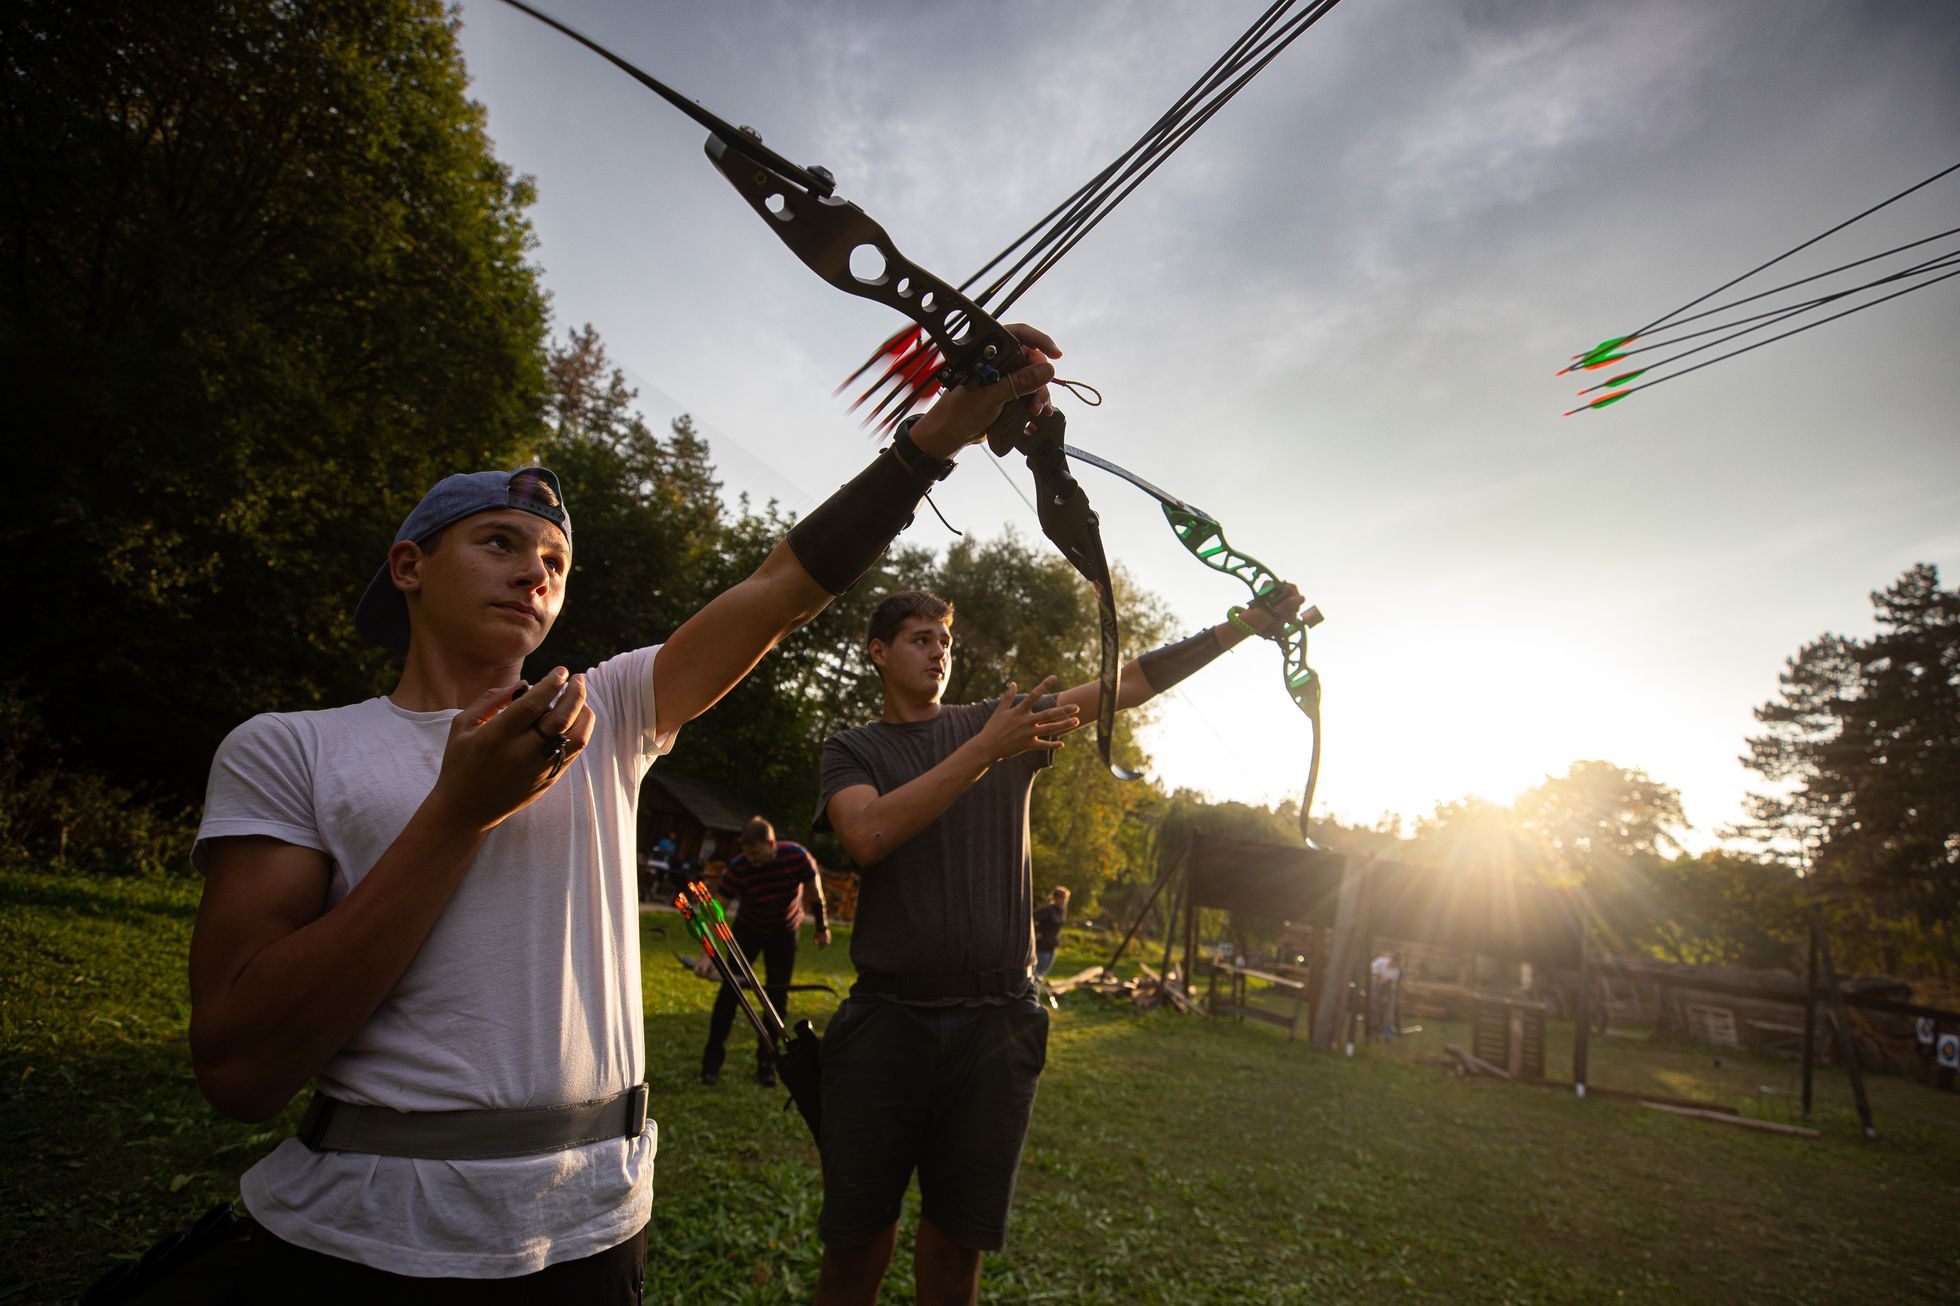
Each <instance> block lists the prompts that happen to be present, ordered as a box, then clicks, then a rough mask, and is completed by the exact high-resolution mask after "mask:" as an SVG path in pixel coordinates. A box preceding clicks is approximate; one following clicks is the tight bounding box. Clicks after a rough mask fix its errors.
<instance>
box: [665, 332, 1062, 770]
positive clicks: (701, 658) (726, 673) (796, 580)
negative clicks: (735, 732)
mask: <svg viewBox="0 0 1960 1306" xmlns="http://www.w3.org/2000/svg"><path fill="white" fill-rule="evenodd" d="M1008 330H1009V331H1012V332H1013V333H1014V335H1015V336H1016V337H1017V338H1018V339H1019V340H1020V341H1021V343H1022V344H1024V345H1026V346H1027V347H1028V353H1029V356H1030V357H1031V358H1032V359H1033V361H1032V362H1030V363H1029V364H1028V365H1027V366H1025V367H1023V368H1022V369H1021V370H1020V371H1018V372H1015V373H1014V374H1012V375H1011V376H1007V377H1003V378H1002V379H1001V380H999V381H998V382H996V383H994V384H993V385H991V386H986V387H983V388H980V389H973V390H969V389H958V390H953V391H949V392H948V393H947V394H945V395H944V396H943V397H941V399H940V400H939V402H938V403H937V404H934V405H933V407H932V409H931V410H930V411H929V412H927V413H926V414H925V415H924V416H923V417H921V418H920V419H919V420H918V421H917V422H915V423H913V424H912V426H911V430H910V441H911V443H912V445H913V446H914V447H915V449H916V454H915V455H914V456H913V457H914V461H913V462H907V461H906V460H905V459H904V458H901V457H900V455H899V454H898V453H897V452H895V451H894V450H889V449H888V450H886V451H885V452H883V453H880V454H879V455H878V457H877V459H876V460H874V461H873V462H872V465H871V466H870V467H868V468H866V469H865V471H864V472H863V473H861V474H860V475H859V476H858V477H857V478H856V479H855V480H853V481H851V482H850V483H849V484H847V485H845V486H844V487H843V488H842V489H840V490H839V491H837V493H836V494H833V495H831V496H830V498H828V499H826V500H825V501H824V502H823V503H821V504H819V505H818V506H817V508H816V509H815V510H814V511H812V512H811V513H810V515H809V516H808V517H806V518H804V519H803V520H802V521H800V522H798V523H797V525H796V526H795V527H794V528H793V529H792V530H791V531H790V534H789V538H788V539H786V540H784V541H783V542H782V543H781V544H779V545H777V546H776V548H775V549H774V550H773V551H772V552H771V553H770V554H769V556H768V557H767V558H765V559H764V560H763V563H762V565H761V566H760V567H758V568H756V570H755V573H754V574H753V575H751V576H749V577H748V578H747V579H746V580H743V581H741V582H740V583H738V584H736V585H734V586H733V587H731V588H729V589H727V590H725V591H723V592H722V593H721V594H719V595H717V596H715V597H714V598H713V599H711V600H709V602H708V604H707V605H706V606H705V607H703V608H702V609H701V610H700V611H699V612H697V613H695V614H694V615H693V616H692V617H689V618H688V619H687V620H686V621H685V622H683V623H682V624H681V627H680V629H679V630H676V631H675V632H674V633H673V635H672V637H670V638H669V639H668V640H667V642H666V644H665V645H663V646H662V647H661V650H660V652H659V654H658V655H657V656H656V657H655V658H654V664H653V683H654V733H655V734H656V736H663V737H664V736H666V735H668V734H671V733H672V732H674V731H675V730H678V729H680V727H682V726H684V725H686V724H687V723H688V722H689V721H692V720H693V719H694V718H695V717H697V716H700V715H701V714H702V713H703V712H705V711H707V710H708V709H709V708H711V707H713V706H714V705H715V704H716V703H717V702H719V701H720V700H721V697H722V695H724V694H726V693H727V692H728V691H729V690H731V689H733V688H734V687H735V686H736V685H738V684H740V683H741V680H742V677H744V676H746V675H748V674H749V672H750V671H751V670H753V669H754V668H755V664H756V663H757V662H760V661H761V660H762V655H763V654H765V653H767V652H768V651H769V650H770V649H771V648H774V647H775V645H776V641H778V640H780V639H781V638H782V637H783V636H785V635H787V634H789V633H790V632H791V631H793V630H795V629H796V628H797V627H798V626H801V625H803V624H804V623H805V622H807V621H809V620H810V619H811V618H812V617H814V616H816V615H817V613H819V612H821V611H823V609H824V606H825V605H826V604H828V603H829V602H830V600H831V599H832V598H834V597H835V596H837V595H838V594H841V593H843V592H844V591H845V590H848V589H849V588H850V587H851V586H852V585H854V584H856V583H857V580H858V578H859V577H860V576H862V575H863V574H864V573H865V572H866V571H868V570H870V568H871V564H872V563H874V562H876V561H877V560H878V558H879V557H880V556H881V555H882V554H883V553H884V551H885V549H886V548H887V547H888V546H889V545H890V544H891V541H892V539H893V538H894V537H896V536H897V534H898V533H899V532H900V531H902V530H904V529H905V527H906V525H907V524H908V523H909V522H910V521H911V519H912V512H913V510H914V509H915V508H917V507H918V504H919V500H920V499H922V498H924V497H925V492H926V491H927V490H928V489H930V488H931V486H932V483H933V479H934V476H933V474H932V471H931V469H930V468H929V467H926V466H923V465H921V460H923V462H925V463H932V464H937V463H943V462H944V461H946V460H950V459H952V458H954V457H956V456H957V455H958V454H959V452H960V450H962V449H964V448H965V447H966V446H967V445H969V444H975V443H977V442H979V441H980V440H982V439H984V438H985V437H986V433H987V427H988V426H989V425H991V424H992V423H993V421H994V419H995V418H997V417H999V416H1000V412H1001V409H1002V408H1003V407H1005V406H1006V405H1007V404H1008V403H1010V402H1013V401H1014V400H1016V399H1018V398H1021V397H1027V398H1029V399H1030V401H1031V406H1032V410H1033V412H1035V413H1040V412H1044V411H1046V409H1047V408H1048V391H1047V385H1048V382H1049V381H1051V380H1053V379H1054V376H1055V368H1054V365H1053V364H1051V363H1050V362H1049V361H1048V360H1049V359H1050V358H1051V357H1059V356H1060V354H1061V351H1060V350H1059V349H1057V348H1056V347H1055V342H1054V341H1053V340H1051V339H1049V338H1048V336H1047V335H1045V334H1043V333H1042V332H1040V331H1037V330H1035V329H1034V328H1033V327H1030V326H1021V325H1016V326H1011V327H1009V328H1008Z"/></svg>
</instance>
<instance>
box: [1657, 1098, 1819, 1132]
mask: <svg viewBox="0 0 1960 1306" xmlns="http://www.w3.org/2000/svg"><path fill="white" fill-rule="evenodd" d="M1640 1105H1641V1106H1644V1107H1647V1108H1649V1109H1650V1110H1654V1111H1665V1112H1667V1113H1668V1114H1669V1115H1671V1116H1687V1117H1688V1118H1689V1119H1691V1120H1712V1121H1714V1122H1715V1123H1716V1124H1718V1125H1737V1126H1739V1127H1741V1128H1743V1129H1756V1130H1760V1131H1762V1132H1763V1133H1766V1134H1789V1135H1791V1136H1792V1137H1795V1138H1822V1137H1823V1135H1822V1134H1820V1133H1818V1132H1817V1131H1816V1130H1815V1129H1806V1128H1804V1127H1803V1126H1802V1125H1779V1124H1777V1123H1776V1122H1775V1121H1773V1120H1757V1119H1755V1118H1753V1117H1751V1116H1738V1115H1723V1114H1722V1113H1721V1112H1720V1111H1706V1110H1703V1109H1702V1108H1700V1107H1692V1106H1673V1105H1671V1104H1669V1103H1667V1102H1650V1101H1647V1100H1645V1099H1642V1101H1641V1103H1640Z"/></svg>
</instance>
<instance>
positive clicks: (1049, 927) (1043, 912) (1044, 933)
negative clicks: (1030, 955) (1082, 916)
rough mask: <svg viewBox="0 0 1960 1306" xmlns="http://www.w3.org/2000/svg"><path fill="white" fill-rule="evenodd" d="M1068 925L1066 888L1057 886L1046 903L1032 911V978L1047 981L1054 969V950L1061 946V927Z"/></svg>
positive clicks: (1061, 885) (1064, 885)
mask: <svg viewBox="0 0 1960 1306" xmlns="http://www.w3.org/2000/svg"><path fill="white" fill-rule="evenodd" d="M1067 923H1068V886H1067V885H1066V884H1058V885H1056V886H1055V887H1054V888H1053V889H1051V890H1050V891H1049V893H1048V901H1047V902H1044V903H1042V904H1041V906H1039V907H1037V908H1035V909H1034V977H1035V978H1036V979H1038V980H1042V979H1047V978H1048V972H1049V971H1050V970H1053V969H1054V967H1055V950H1056V949H1057V948H1058V947H1060V946H1061V942H1062V926H1064V925H1066V924H1067Z"/></svg>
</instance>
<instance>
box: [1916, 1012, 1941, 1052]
mask: <svg viewBox="0 0 1960 1306" xmlns="http://www.w3.org/2000/svg"><path fill="white" fill-rule="evenodd" d="M1915 1028H1916V1029H1917V1030H1918V1032H1919V1041H1920V1042H1921V1043H1924V1044H1926V1045H1927V1046H1928V1047H1930V1046H1932V1044H1933V1043H1934V1042H1935V1041H1936V1040H1937V1039H1938V1038H1939V1033H1940V1027H1939V1025H1938V1024H1936V1023H1935V1022H1934V1020H1933V1018H1932V1017H1931V1016H1921V1017H1919V1019H1918V1020H1917V1021H1916V1022H1915Z"/></svg>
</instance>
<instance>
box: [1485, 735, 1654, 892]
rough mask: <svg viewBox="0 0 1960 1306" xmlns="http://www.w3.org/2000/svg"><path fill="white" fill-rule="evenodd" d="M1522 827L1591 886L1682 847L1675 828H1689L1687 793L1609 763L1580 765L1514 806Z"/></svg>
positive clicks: (1567, 868) (1568, 872) (1574, 876)
mask: <svg viewBox="0 0 1960 1306" xmlns="http://www.w3.org/2000/svg"><path fill="white" fill-rule="evenodd" d="M1514 810H1515V811H1516V812H1517V815H1518V819H1519V822H1520V823H1521V824H1522V826H1523V827H1524V829H1525V830H1526V831H1528V832H1529V833H1531V834H1533V835H1535V836H1536V837H1537V839H1538V842H1539V844H1540V845H1541V846H1542V847H1543V848H1545V849H1546V850H1547V851H1548V852H1550V854H1551V855H1552V857H1553V858H1554V859H1555V860H1556V861H1557V862H1558V863H1559V864H1560V865H1561V866H1562V867H1563V868H1564V870H1565V872H1566V874H1567V875H1568V876H1570V877H1571V878H1573V879H1575V880H1577V881H1580V882H1586V881H1590V880H1593V879H1596V878H1599V877H1600V876H1602V875H1610V874H1611V873H1612V872H1613V871H1614V870H1616V869H1620V868H1624V867H1628V866H1630V865H1632V864H1633V863H1634V862H1635V861H1636V860H1639V859H1651V860H1657V859H1658V858H1659V857H1660V854H1661V851H1662V849H1663V848H1665V847H1673V848H1676V849H1679V847H1680V844H1679V843H1678V842H1676V840H1675V838H1674V835H1673V834H1672V833H1671V832H1672V831H1674V830H1680V829H1684V828H1685V827H1686V826H1687V824H1688V822H1687V818H1686V817H1685V816H1684V815H1682V812H1681V795H1680V792H1679V791H1678V790H1675V789H1672V788H1670V787H1668V786H1667V785H1663V784H1656V783H1655V782H1654V781H1653V780H1651V779H1649V778H1648V776H1647V773H1646V772H1644V771H1630V770H1626V769H1623V768H1621V767H1617V766H1614V765H1613V764H1612V763H1610V762H1574V763H1573V764H1572V766H1571V769H1569V770H1568V771H1567V772H1566V773H1565V774H1564V775H1563V776H1556V777H1552V778H1549V779H1547V780H1546V781H1545V782H1544V783H1543V784H1541V785H1538V786H1537V787H1535V788H1533V789H1530V790H1528V791H1527V792H1525V793H1524V794H1523V795H1521V796H1520V797H1519V799H1518V801H1517V802H1516V804H1514Z"/></svg>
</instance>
